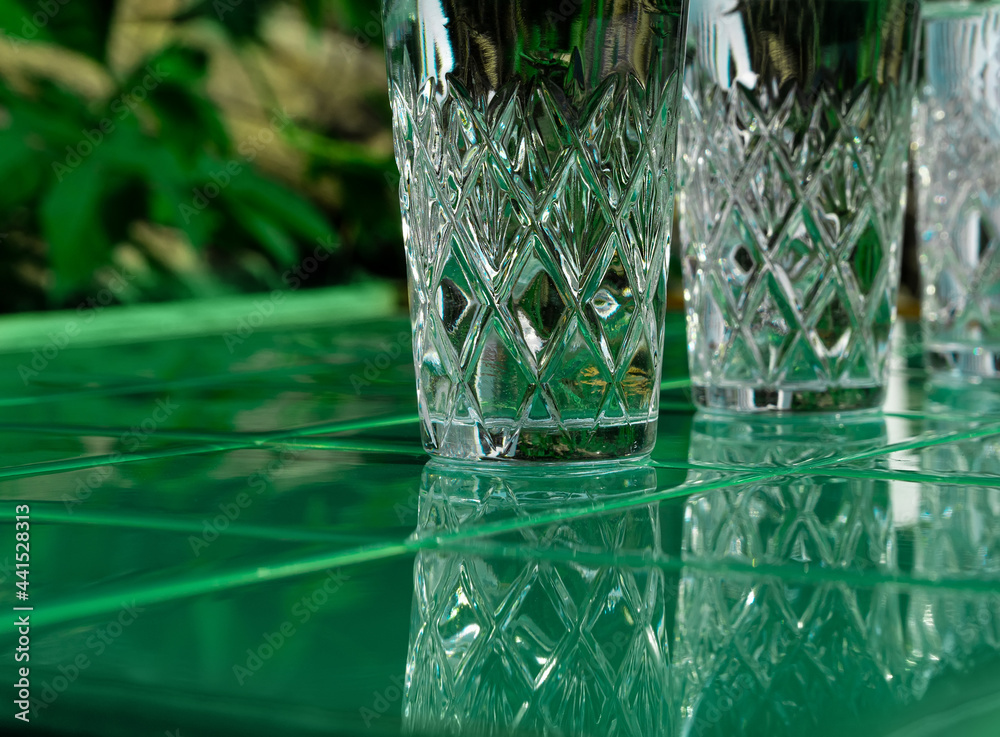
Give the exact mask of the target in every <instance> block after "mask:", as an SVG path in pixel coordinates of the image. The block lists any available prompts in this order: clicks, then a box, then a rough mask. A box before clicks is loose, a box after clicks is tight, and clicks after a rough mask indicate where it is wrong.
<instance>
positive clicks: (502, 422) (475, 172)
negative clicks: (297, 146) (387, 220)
mask: <svg viewBox="0 0 1000 737" xmlns="http://www.w3.org/2000/svg"><path fill="white" fill-rule="evenodd" d="M403 66H404V67H405V68H404V69H402V71H401V72H400V73H398V74H397V75H396V79H394V81H393V83H392V85H391V95H392V103H393V110H394V121H395V128H396V146H397V152H396V153H397V159H398V160H399V162H400V169H401V173H402V181H401V184H400V201H401V207H402V212H403V219H404V233H405V236H406V245H407V254H408V262H409V264H410V277H411V284H410V286H411V304H412V309H413V313H414V315H413V316H414V324H415V326H416V329H417V332H418V333H419V334H420V335H421V336H422V339H421V340H418V344H417V346H416V356H417V363H418V365H419V364H421V363H422V362H423V363H426V360H425V357H426V356H429V355H433V356H435V357H436V358H435V360H434V361H433V362H432V363H433V367H434V372H433V373H432V372H421V374H420V379H419V380H418V394H419V397H420V403H421V417H422V420H423V425H424V430H425V435H426V436H427V438H428V444H429V446H430V448H431V449H432V450H433V449H434V448H438V447H441V446H443V445H447V444H448V443H449V436H448V433H449V432H450V428H452V427H453V426H455V425H461V426H463V427H472V428H475V433H476V435H477V443H478V444H479V446H480V447H478V448H476V449H469V450H468V451H467V452H469V453H471V454H472V455H476V456H486V457H497V456H515V455H517V454H518V453H519V443H520V445H521V446H524V445H525V442H521V441H522V435H523V432H524V429H525V427H532V428H545V430H544V432H545V433H549V434H551V436H552V437H553V438H556V439H555V440H552V441H551V442H553V443H555V444H556V446H559V447H571V448H577V449H578V450H580V452H584V453H586V452H589V451H587V448H588V447H589V446H588V444H589V443H592V442H593V443H597V442H599V441H600V439H599V437H598V435H597V434H596V430H597V428H598V426H599V425H601V424H602V423H607V422H612V423H615V424H618V425H622V426H625V427H628V426H631V425H632V424H635V426H636V427H640V426H645V425H647V424H649V423H652V422H654V421H655V418H656V411H657V396H656V391H655V387H656V384H657V378H658V377H657V376H656V373H657V372H658V366H659V364H660V359H659V356H660V351H661V350H662V330H663V314H662V313H663V309H664V308H665V302H664V300H663V298H662V295H661V294H659V292H658V291H657V290H660V289H661V288H660V285H661V284H662V283H663V282H664V279H663V274H662V272H664V271H665V269H666V265H667V258H666V251H667V246H668V233H669V222H670V215H671V213H670V211H669V210H667V209H665V208H664V207H662V204H663V202H665V201H668V195H669V191H670V188H671V180H672V175H671V170H672V166H671V164H670V162H671V160H672V156H671V151H672V142H673V140H674V136H675V131H676V122H675V117H674V116H671V115H669V114H661V111H660V110H659V108H660V107H662V106H664V105H666V106H670V105H671V104H672V103H673V101H674V100H675V99H676V79H675V77H674V76H671V77H670V80H669V81H668V82H667V83H666V84H665V85H664V86H663V87H662V89H659V90H658V91H657V97H656V98H655V99H650V98H649V95H647V92H646V90H645V89H644V87H643V86H642V85H641V84H639V82H638V81H637V79H636V78H635V77H634V76H632V75H631V74H629V73H620V74H617V73H616V74H612V75H611V76H608V77H607V78H606V79H605V80H604V82H603V83H601V84H600V85H599V86H598V87H597V89H596V90H594V92H593V93H592V94H591V95H590V97H589V98H588V99H586V100H584V101H583V102H582V103H571V102H569V101H568V100H561V101H558V102H557V101H556V99H555V98H554V97H553V95H552V93H551V92H550V90H549V89H548V88H547V87H546V86H545V85H544V84H543V83H541V82H538V83H534V82H532V83H529V82H521V83H518V84H517V85H514V86H508V87H506V88H504V89H503V90H500V91H498V92H497V93H496V96H495V98H494V99H493V100H492V101H491V102H490V104H489V106H488V109H484V107H483V106H481V105H477V104H476V100H475V99H473V98H472V97H471V96H470V95H469V93H467V92H466V91H465V90H463V89H462V88H461V86H460V85H458V84H452V85H451V86H450V89H449V90H448V93H447V94H446V95H442V94H440V93H439V92H438V91H436V90H434V89H432V88H431V86H429V85H425V86H424V87H423V88H419V86H418V84H417V81H416V77H415V76H414V72H413V69H412V68H411V67H410V65H409V62H408V61H407V63H406V64H405V65H403ZM536 85H537V86H536ZM651 111H652V112H651ZM568 121H573V122H572V123H570V122H568ZM425 295H433V296H432V297H431V298H430V299H428V298H427V297H426V296H425ZM429 323H434V324H435V326H434V328H430V327H428V324H429ZM637 356H638V358H636V357H637ZM638 371H642V372H646V373H644V374H643V377H644V378H643V381H637V380H636V375H637V372H638ZM445 381H447V384H448V391H447V392H445V391H443V390H442V389H439V388H438V387H441V386H444V384H445ZM625 384H627V387H626V386H624V385H625ZM509 391H513V392H514V393H513V394H509V393H508V392H509ZM640 391H641V392H644V394H645V396H644V397H638V396H636V395H637V392H640ZM500 393H503V394H502V395H501V394H500ZM525 396H527V399H525ZM622 396H628V397H630V399H629V400H628V401H627V402H625V401H622V400H621V397H622ZM432 397H433V401H430V400H431V398H432ZM447 397H450V398H451V400H452V401H453V402H454V405H453V406H451V407H448V408H444V407H443V402H444V400H445V398H447ZM609 406H610V407H611V409H610V410H609V409H608V408H609ZM455 432H456V433H458V432H463V433H464V430H462V431H459V430H456V431H455ZM463 437H464V435H463ZM628 442H632V441H628ZM463 452H466V451H463Z"/></svg>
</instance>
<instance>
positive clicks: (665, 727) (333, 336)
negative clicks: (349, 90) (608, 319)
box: [0, 312, 1000, 737]
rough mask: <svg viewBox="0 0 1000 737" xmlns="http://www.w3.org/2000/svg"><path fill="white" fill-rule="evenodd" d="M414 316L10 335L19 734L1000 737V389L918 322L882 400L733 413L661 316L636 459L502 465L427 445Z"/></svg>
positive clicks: (7, 434) (4, 469) (3, 433)
mask: <svg viewBox="0 0 1000 737" xmlns="http://www.w3.org/2000/svg"><path fill="white" fill-rule="evenodd" d="M101 319H102V320H106V321H107V322H106V323H105V327H107V328H108V333H109V334H111V335H113V334H114V333H115V331H114V330H111V329H110V328H111V327H113V325H112V321H114V320H118V319H119V317H118V316H117V315H116V314H115V313H111V312H109V313H108V314H107V315H105V316H103V317H102V318H101ZM406 329H407V319H406V318H405V317H402V316H400V317H387V318H384V319H379V320H374V321H372V320H368V321H365V322H352V321H350V320H348V321H346V322H342V323H340V324H339V325H333V326H329V325H327V326H325V327H316V326H315V324H312V325H306V324H300V325H298V326H296V325H294V324H291V323H288V324H285V325H283V326H282V327H281V328H280V329H273V330H268V329H267V328H266V327H263V328H261V329H258V330H256V331H254V332H253V333H252V334H250V335H247V336H245V337H244V339H243V342H242V343H239V344H234V343H233V342H232V341H229V342H228V343H227V341H226V340H225V338H224V335H225V332H226V329H225V328H223V329H210V328H207V327H206V328H205V329H204V330H203V331H202V332H201V333H199V332H198V331H197V330H195V329H190V330H188V331H187V334H186V335H185V336H183V337H176V338H173V339H169V340H162V341H155V340H150V341H145V342H141V341H134V340H132V341H113V342H111V343H107V342H106V341H105V342H103V343H102V342H101V341H91V342H89V343H80V344H77V345H71V346H68V347H67V348H65V349H64V350H63V351H61V352H60V353H59V355H58V357H57V358H56V359H52V360H50V365H49V366H48V367H46V368H45V369H44V370H42V371H39V374H38V376H37V377H33V380H32V383H31V385H30V387H28V388H27V390H26V388H25V386H24V384H23V383H22V381H21V378H20V376H19V373H18V366H19V365H20V364H22V363H24V362H25V361H30V360H31V359H32V354H31V351H30V350H26V351H22V352H9V353H7V354H4V355H2V356H0V377H2V381H3V384H2V389H3V391H2V394H0V406H2V407H3V408H4V412H3V416H2V425H0V448H2V452H3V455H2V461H0V497H2V498H3V499H4V500H5V504H4V505H3V508H4V509H5V510H6V511H5V518H4V520H3V521H4V525H5V529H6V530H7V531H8V532H7V539H8V541H9V545H5V547H6V548H7V550H6V551H5V552H3V553H2V554H0V564H2V570H0V578H2V584H0V601H2V602H3V604H4V605H5V606H7V607H11V606H13V605H14V604H15V600H14V596H15V592H16V591H17V589H16V588H15V585H14V582H15V580H16V576H15V574H14V572H13V566H12V564H13V561H14V557H13V555H14V550H13V537H14V529H13V523H14V506H15V502H14V500H23V501H19V502H18V503H25V502H26V503H28V504H29V505H30V508H31V512H30V517H31V573H30V586H29V587H28V588H29V596H30V598H29V602H28V603H29V604H30V605H33V606H34V607H35V609H34V611H33V612H32V614H31V621H32V631H31V651H30V653H31V662H30V665H31V684H32V685H31V690H32V698H33V699H35V700H37V701H38V706H39V708H38V710H37V713H36V714H35V716H34V717H33V720H32V723H31V725H30V727H29V729H33V730H35V731H36V732H37V733H43V731H44V730H46V729H47V730H50V731H52V732H57V733H59V732H62V733H68V732H72V733H74V734H95V735H118V734H121V735H135V734H150V735H163V734H166V733H170V734H176V733H177V732H178V731H179V733H180V734H181V735H185V737H186V736H187V735H218V734H249V735H256V734H261V735H264V734H268V735H271V734H369V733H370V734H399V733H401V732H408V733H417V734H456V733H457V734H481V733H496V734H503V733H522V734H567V735H569V734H587V735H590V734H601V735H603V734H664V735H700V734H710V735H801V734H837V735H841V734H844V733H847V732H850V733H852V734H863V735H886V736H889V735H963V736H964V735H972V736H978V735H984V736H986V735H990V736H992V735H995V734H997V725H998V723H1000V552H998V551H1000V388H994V387H992V386H991V385H989V384H980V385H976V386H972V387H966V388H961V387H956V386H949V385H946V384H929V383H928V380H927V375H926V374H925V372H924V371H923V369H922V368H921V366H920V359H919V356H920V347H919V346H917V345H915V344H913V343H911V342H909V340H910V339H911V338H912V336H914V335H915V334H916V331H915V330H913V329H912V328H911V327H910V326H903V330H902V331H901V332H900V335H899V340H898V342H897V345H896V346H895V348H894V354H893V359H892V363H893V371H892V380H891V382H890V388H889V405H888V407H887V411H886V412H885V413H884V414H856V415H843V416H841V417H836V416H830V415H827V416H819V417H808V416H802V417H796V418H794V419H791V420H785V419H781V418H772V419H767V418H757V417H747V418H737V419H727V418H720V417H717V416H711V415H696V414H695V413H694V410H693V407H692V405H691V404H690V401H689V397H690V393H689V389H688V380H687V378H686V359H685V356H684V354H683V346H684V326H683V322H682V317H681V316H680V315H673V314H671V315H669V316H668V321H667V341H666V345H667V355H666V357H665V378H664V382H663V387H662V391H661V404H660V406H661V412H660V428H661V430H660V436H659V440H658V443H657V446H656V448H655V450H654V452H653V456H652V460H651V461H650V463H649V464H648V465H637V464H622V465H621V466H617V467H612V468H611V469H607V468H605V469H603V470H601V471H596V470H594V469H590V470H589V471H587V470H584V471H582V472H581V471H580V470H579V469H577V470H576V471H574V472H567V471H566V470H565V469H559V468H558V467H542V468H531V469H528V470H522V471H520V472H514V473H512V472H509V471H505V470H504V469H502V468H500V467H498V466H486V467H482V466H454V465H444V464H440V463H430V464H428V463H427V459H426V457H425V455H424V454H423V452H422V450H421V447H420V434H419V425H418V422H419V421H418V418H417V416H416V412H415V398H414V392H413V373H412V368H411V365H410V361H409V353H408V346H405V347H404V349H403V350H402V351H401V352H399V355H398V357H397V358H394V359H392V358H390V359H384V358H381V357H383V356H389V355H390V354H391V353H393V352H394V350H393V345H394V343H396V342H397V341H398V340H399V336H400V333H401V332H405V331H406ZM213 330H215V332H213ZM231 347H232V349H233V350H232V352H230V348H231ZM13 647H14V645H13V639H12V638H8V639H7V640H5V645H4V648H5V650H4V654H3V656H2V657H3V659H2V662H3V663H4V670H3V673H4V674H5V675H8V674H9V675H12V674H13V664H14V663H13ZM10 683H11V684H12V683H13V680H11V681H10ZM9 708H10V709H13V707H12V706H11V705H9ZM11 717H12V712H11V714H7V715H5V716H4V717H3V718H4V719H5V720H6V721H5V722H4V726H5V728H7V727H8V725H11V724H13V725H15V727H11V729H14V728H16V726H17V723H16V722H15V721H14V720H13V719H12V718H11Z"/></svg>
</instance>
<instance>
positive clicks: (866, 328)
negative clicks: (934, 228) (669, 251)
mask: <svg viewBox="0 0 1000 737" xmlns="http://www.w3.org/2000/svg"><path fill="white" fill-rule="evenodd" d="M913 7H914V4H913V3H910V2H907V0H803V1H802V2H793V1H791V0H778V1H777V2H772V1H771V0H745V1H743V2H736V0H694V1H693V2H692V7H691V19H690V35H691V39H692V44H693V46H694V47H695V54H694V58H693V60H692V61H691V63H690V65H689V68H688V73H687V77H686V80H687V88H686V93H685V103H686V104H684V105H682V121H681V125H680V149H679V163H678V171H679V177H680V180H679V182H680V197H679V203H680V208H681V214H680V218H681V234H682V237H683V239H684V244H683V246H684V258H683V265H684V279H685V299H686V303H687V315H688V348H689V358H690V363H691V379H692V383H693V387H694V396H695V400H696V401H697V402H698V403H699V404H701V405H703V406H707V407H712V408H719V409H729V410H742V411H752V410H759V409H784V410H796V409H802V410H808V409H852V408H861V407H872V406H876V405H878V404H880V403H881V401H882V399H883V396H884V384H885V380H886V361H887V357H888V352H889V335H890V330H891V327H892V324H893V321H894V319H895V310H896V308H895V304H896V292H897V287H898V281H899V265H900V241H901V238H902V218H903V209H904V208H903V202H904V200H905V188H906V187H905V185H906V162H907V150H908V135H909V126H908V124H907V121H908V115H909V111H910V95H911V93H912V77H913V69H912V67H913V61H914V56H913V50H912V48H911V46H912V43H913V36H914V28H915V25H916V24H915V22H914V14H913V13H912V12H910V11H911V10H912V9H913Z"/></svg>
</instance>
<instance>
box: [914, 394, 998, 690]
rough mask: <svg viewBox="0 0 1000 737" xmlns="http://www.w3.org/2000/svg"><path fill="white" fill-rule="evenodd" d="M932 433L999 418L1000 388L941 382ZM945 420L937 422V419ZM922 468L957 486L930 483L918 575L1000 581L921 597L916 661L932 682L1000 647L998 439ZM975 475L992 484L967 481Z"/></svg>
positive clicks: (933, 454)
mask: <svg viewBox="0 0 1000 737" xmlns="http://www.w3.org/2000/svg"><path fill="white" fill-rule="evenodd" d="M927 396H928V400H929V409H930V414H929V420H928V422H929V424H930V427H931V429H932V430H935V429H938V428H937V426H938V424H940V429H941V430H943V431H948V430H952V429H953V428H954V427H955V417H956V416H961V415H963V414H964V415H967V416H970V417H974V418H978V417H992V418H994V419H995V418H998V417H1000V385H997V384H991V383H990V382H986V383H983V384H969V383H967V382H957V381H949V380H947V379H944V378H937V379H935V380H933V381H931V382H930V383H929V384H928V387H927ZM935 415H942V416H943V417H945V418H946V419H944V420H942V421H941V422H940V423H938V422H935V420H934V416H935ZM920 458H921V466H922V467H923V469H924V470H926V471H929V472H932V473H934V474H935V475H938V476H940V475H945V474H947V475H956V476H960V477H962V476H964V477H965V478H964V479H962V480H961V481H960V482H958V481H957V482H956V483H954V484H942V483H937V484H931V483H924V484H922V486H921V490H920V513H919V523H918V525H917V530H916V535H915V540H914V562H913V566H914V572H915V573H917V574H919V575H921V576H925V577H928V578H934V579H942V578H947V579H960V580H961V579H972V580H980V581H994V582H996V589H995V591H994V593H992V594H966V595H963V596H956V595H954V594H947V593H944V594H942V593H937V592H935V591H933V590H932V591H923V592H918V593H915V594H914V596H913V602H912V605H911V609H910V611H911V612H912V615H911V619H910V622H909V631H910V633H911V636H912V643H913V644H912V649H913V652H912V654H911V659H912V660H913V662H914V663H917V664H918V665H919V666H920V667H921V669H922V670H921V674H922V676H923V680H927V679H928V678H929V677H930V676H932V675H933V674H934V673H935V672H937V671H939V670H940V669H941V668H942V667H951V668H954V669H956V670H966V669H968V668H969V667H971V666H972V665H975V664H976V663H977V662H978V661H981V660H982V659H984V658H986V657H992V656H993V654H994V653H995V651H996V649H997V648H998V647H1000V487H998V486H997V485H996V483H995V481H996V480H997V479H1000V435H998V436H988V437H986V438H981V439H977V440H974V441H961V440H959V441H953V442H950V443H944V444H940V445H936V446H934V447H931V448H927V449H925V450H924V452H923V453H921V456H920ZM969 476H981V477H985V478H987V479H990V480H993V481H994V484H993V485H991V486H977V485H974V484H973V483H969V481H968V477H969Z"/></svg>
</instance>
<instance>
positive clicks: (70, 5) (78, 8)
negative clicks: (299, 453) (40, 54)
mask: <svg viewBox="0 0 1000 737" xmlns="http://www.w3.org/2000/svg"><path fill="white" fill-rule="evenodd" d="M114 10H115V4H114V3H113V2H64V1H63V0H46V1H44V2H38V0H35V1H34V2H32V1H30V0H0V26H2V27H3V29H4V32H5V33H7V34H9V35H10V36H13V37H15V38H23V39H27V40H29V41H49V42H54V43H57V44H59V45H60V46H62V47H64V48H67V49H70V50H72V51H76V52H77V53H80V54H84V55H85V56H89V57H90V58H92V59H96V60H97V61H104V60H105V58H106V56H107V47H108V36H109V35H110V33H111V21H112V19H113V17H114Z"/></svg>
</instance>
